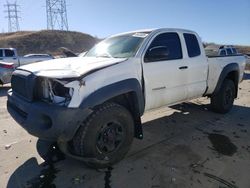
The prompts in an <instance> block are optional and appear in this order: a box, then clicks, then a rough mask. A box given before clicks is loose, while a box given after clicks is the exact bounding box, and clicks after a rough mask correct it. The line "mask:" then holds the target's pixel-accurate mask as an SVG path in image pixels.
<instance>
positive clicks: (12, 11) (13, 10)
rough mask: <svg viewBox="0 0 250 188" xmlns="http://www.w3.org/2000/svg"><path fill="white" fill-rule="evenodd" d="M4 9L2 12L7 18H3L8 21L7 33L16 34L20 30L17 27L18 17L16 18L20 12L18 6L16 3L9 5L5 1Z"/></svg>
mask: <svg viewBox="0 0 250 188" xmlns="http://www.w3.org/2000/svg"><path fill="white" fill-rule="evenodd" d="M4 7H5V8H6V10H5V11H4V12H6V13H7V16H6V17H5V18H7V19H8V32H16V31H19V30H20V27H19V18H20V17H19V16H18V12H20V11H19V10H18V8H20V6H19V5H17V3H16V2H15V3H9V2H8V1H7V3H6V4H5V5H4Z"/></svg>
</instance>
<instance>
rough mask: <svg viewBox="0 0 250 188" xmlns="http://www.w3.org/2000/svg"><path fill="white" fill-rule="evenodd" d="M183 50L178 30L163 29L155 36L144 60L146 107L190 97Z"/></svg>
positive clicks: (147, 108) (156, 106)
mask: <svg viewBox="0 0 250 188" xmlns="http://www.w3.org/2000/svg"><path fill="white" fill-rule="evenodd" d="M182 51H183V49H182V45H181V40H180V36H179V34H178V33H175V32H167V33H161V34H158V35H157V36H156V37H155V38H154V39H153V40H152V42H151V44H150V45H149V47H148V49H147V51H146V53H145V56H144V60H143V61H144V62H143V74H144V81H145V98H146V110H149V109H153V108H158V107H161V106H165V105H171V104H175V103H177V102H180V101H184V100H185V99H187V86H186V82H187V71H186V69H187V64H186V63H185V62H184V61H183V53H182Z"/></svg>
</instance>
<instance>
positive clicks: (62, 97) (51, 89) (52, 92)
mask: <svg viewBox="0 0 250 188" xmlns="http://www.w3.org/2000/svg"><path fill="white" fill-rule="evenodd" d="M65 84H67V82H65V81H61V80H58V79H48V78H40V79H39V84H38V85H39V86H40V88H38V96H39V98H41V99H42V100H43V101H45V102H48V103H53V104H57V105H60V106H68V104H69V102H70V100H71V98H72V96H73V92H74V89H73V88H67V87H65V86H64V85H65Z"/></svg>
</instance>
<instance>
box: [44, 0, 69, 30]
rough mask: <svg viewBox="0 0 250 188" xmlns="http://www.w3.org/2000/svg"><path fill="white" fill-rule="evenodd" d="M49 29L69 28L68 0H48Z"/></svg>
mask: <svg viewBox="0 0 250 188" xmlns="http://www.w3.org/2000/svg"><path fill="white" fill-rule="evenodd" d="M46 12H47V29H49V30H55V29H58V30H66V31H68V30H69V26H68V18H67V5H66V0H46Z"/></svg>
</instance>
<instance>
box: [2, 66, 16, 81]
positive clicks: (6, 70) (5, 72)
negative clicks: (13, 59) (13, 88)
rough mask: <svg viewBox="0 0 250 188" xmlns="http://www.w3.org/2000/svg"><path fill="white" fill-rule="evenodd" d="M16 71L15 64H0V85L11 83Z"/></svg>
mask: <svg viewBox="0 0 250 188" xmlns="http://www.w3.org/2000/svg"><path fill="white" fill-rule="evenodd" d="M14 70H15V67H14V64H13V63H6V62H0V85H3V84H7V83H10V80H11V75H12V73H13V71H14Z"/></svg>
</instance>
